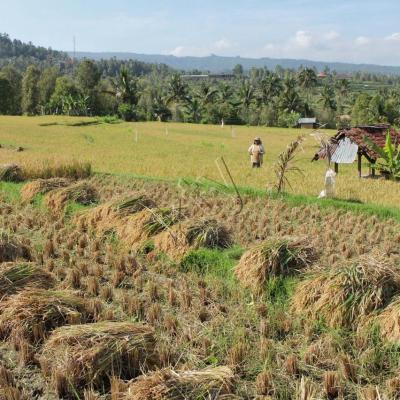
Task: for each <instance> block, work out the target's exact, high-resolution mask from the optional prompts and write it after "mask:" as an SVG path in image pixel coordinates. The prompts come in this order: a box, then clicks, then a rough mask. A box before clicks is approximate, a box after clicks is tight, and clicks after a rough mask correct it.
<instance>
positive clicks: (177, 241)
mask: <svg viewBox="0 0 400 400" xmlns="http://www.w3.org/2000/svg"><path fill="white" fill-rule="evenodd" d="M154 245H155V248H156V249H157V250H158V251H162V252H164V253H166V254H168V255H169V256H170V257H171V258H172V259H173V260H175V261H180V260H181V259H182V258H183V257H184V256H185V254H187V253H188V252H189V251H190V250H192V249H198V248H200V247H206V248H220V249H226V248H228V247H230V246H231V245H232V237H231V234H230V232H229V231H228V229H226V228H225V226H224V225H222V224H220V223H218V222H217V221H216V220H214V219H200V220H190V221H186V222H184V223H182V224H178V225H175V226H173V227H172V228H171V229H169V230H166V231H164V232H162V233H160V234H159V235H157V236H155V238H154Z"/></svg>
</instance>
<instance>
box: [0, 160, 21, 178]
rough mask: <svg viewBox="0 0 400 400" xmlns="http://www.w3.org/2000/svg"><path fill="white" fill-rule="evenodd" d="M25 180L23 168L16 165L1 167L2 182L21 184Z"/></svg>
mask: <svg viewBox="0 0 400 400" xmlns="http://www.w3.org/2000/svg"><path fill="white" fill-rule="evenodd" d="M23 180H24V178H23V176H22V170H21V168H20V167H19V166H18V165H16V164H3V165H0V181H5V182H21V181H23Z"/></svg>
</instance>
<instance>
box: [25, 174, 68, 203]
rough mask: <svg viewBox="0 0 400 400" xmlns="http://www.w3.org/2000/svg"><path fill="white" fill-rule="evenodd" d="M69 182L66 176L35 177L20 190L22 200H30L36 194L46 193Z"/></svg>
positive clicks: (65, 185)
mask: <svg viewBox="0 0 400 400" xmlns="http://www.w3.org/2000/svg"><path fill="white" fill-rule="evenodd" d="M70 184H71V180H70V179H67V178H50V179H37V180H35V181H32V182H29V183H27V184H26V185H24V187H23V188H22V190H21V197H22V200H23V201H25V202H30V201H32V200H33V199H34V197H35V196H36V195H38V194H46V193H48V192H50V191H52V190H56V189H60V188H65V187H67V186H69V185H70Z"/></svg>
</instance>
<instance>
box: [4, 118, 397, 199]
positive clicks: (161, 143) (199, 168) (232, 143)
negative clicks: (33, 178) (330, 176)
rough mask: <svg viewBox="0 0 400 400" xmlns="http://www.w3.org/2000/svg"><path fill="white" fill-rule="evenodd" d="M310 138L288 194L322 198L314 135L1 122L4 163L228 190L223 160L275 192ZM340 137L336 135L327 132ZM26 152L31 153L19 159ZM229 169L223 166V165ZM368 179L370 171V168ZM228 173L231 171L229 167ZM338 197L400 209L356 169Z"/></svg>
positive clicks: (345, 176) (250, 183)
mask: <svg viewBox="0 0 400 400" xmlns="http://www.w3.org/2000/svg"><path fill="white" fill-rule="evenodd" d="M300 133H304V134H305V135H306V141H305V142H304V145H303V149H302V151H301V152H300V153H299V154H298V156H297V166H298V167H299V168H300V169H301V170H303V172H304V173H303V175H294V176H292V177H291V179H290V182H291V186H292V188H288V191H290V192H293V193H295V194H304V195H309V196H318V194H319V193H320V191H321V190H322V189H323V184H324V173H325V170H326V165H325V163H324V162H322V161H320V162H316V163H311V162H310V160H311V159H312V157H313V155H314V153H315V152H316V150H317V149H318V143H317V141H316V139H315V138H313V137H312V136H310V131H307V130H304V131H300V130H297V129H280V128H265V127H246V126H235V127H230V126H225V127H224V128H221V127H220V126H209V125H193V124H172V123H168V124H167V123H156V122H155V123H117V124H106V123H102V122H101V120H95V119H93V118H92V119H90V118H72V117H71V118H68V117H5V116H1V117H0V144H1V145H2V148H1V149H0V157H1V158H0V159H1V160H2V162H3V163H8V162H13V163H17V164H21V165H28V166H30V167H32V166H35V165H38V164H39V165H40V164H43V163H45V164H47V163H53V164H58V163H62V162H69V161H71V160H78V161H88V162H90V163H92V165H93V167H94V170H95V171H96V172H107V173H112V174H124V175H128V176H133V175H141V176H148V177H162V178H166V179H177V178H182V177H191V178H194V179H197V178H207V179H211V180H214V181H218V182H221V183H223V182H224V180H226V181H227V182H228V183H229V178H228V177H227V176H226V173H224V177H222V176H221V173H220V171H219V168H218V167H217V165H216V163H215V160H216V159H217V158H219V157H221V156H223V157H224V159H225V160H226V162H227V164H228V166H229V168H230V170H231V172H232V175H233V177H234V180H235V181H236V183H237V184H238V185H240V186H243V187H256V188H261V189H267V188H270V187H272V186H273V184H274V183H275V176H274V171H273V165H274V163H275V161H276V159H277V157H278V155H279V154H280V153H281V152H282V151H283V150H284V149H285V148H286V145H287V144H288V143H289V142H290V141H292V140H293V139H295V138H296V137H297V136H298V135H299V134H300ZM325 133H326V134H327V135H333V134H334V133H335V132H334V131H325ZM255 136H260V137H261V138H262V139H263V142H264V145H265V147H266V152H267V155H266V157H265V162H264V166H263V168H262V169H261V170H252V169H251V168H250V162H249V157H248V155H247V149H248V147H249V145H250V144H251V143H252V140H253V139H254V137H255ZM19 147H22V148H23V149H24V151H20V152H18V151H17V149H18V148H19ZM220 167H221V168H222V165H220ZM363 168H364V173H365V174H368V165H364V166H363ZM222 169H223V168H222ZM336 195H337V197H338V198H340V199H344V200H352V201H361V202H365V203H374V204H378V205H386V206H394V207H397V206H398V199H399V196H400V185H398V184H397V183H393V182H388V181H383V180H371V179H359V178H358V175H357V167H356V164H353V165H347V166H341V169H340V174H339V176H338V177H337V193H336Z"/></svg>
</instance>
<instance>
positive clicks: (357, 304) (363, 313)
mask: <svg viewBox="0 0 400 400" xmlns="http://www.w3.org/2000/svg"><path fill="white" fill-rule="evenodd" d="M399 292H400V271H399V269H398V267H397V266H396V265H395V264H393V263H391V262H389V261H388V260H387V259H386V258H384V257H383V256H381V255H378V256H376V257H373V256H363V257H360V258H359V259H358V260H356V261H355V262H354V261H351V262H348V263H347V265H343V266H341V267H338V268H324V269H316V270H315V271H312V272H310V273H308V274H307V275H306V278H305V280H304V281H303V282H302V283H300V285H299V286H298V287H297V290H296V293H295V295H294V298H293V304H292V305H293V311H294V312H295V313H296V314H302V315H304V316H305V317H307V319H308V320H309V321H318V320H320V319H321V318H323V319H324V320H325V322H326V323H327V324H328V325H329V326H331V327H334V328H337V327H345V328H350V329H352V328H355V326H354V323H356V322H360V321H361V320H362V319H363V318H364V317H367V316H368V315H370V314H371V313H373V312H375V311H377V310H380V309H382V308H384V307H385V306H386V305H387V304H388V303H389V302H390V301H391V299H392V298H393V296H395V295H396V294H398V293H399Z"/></svg>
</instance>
